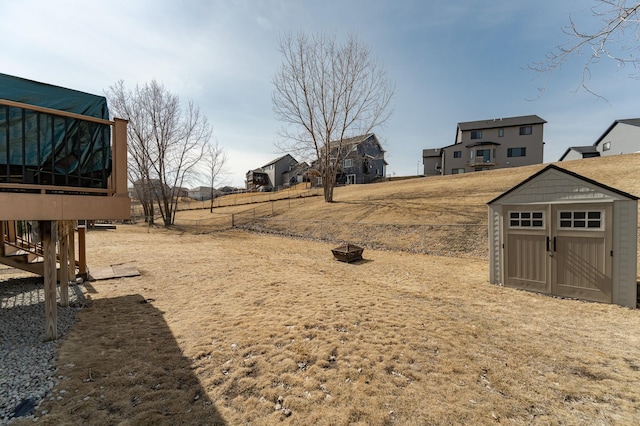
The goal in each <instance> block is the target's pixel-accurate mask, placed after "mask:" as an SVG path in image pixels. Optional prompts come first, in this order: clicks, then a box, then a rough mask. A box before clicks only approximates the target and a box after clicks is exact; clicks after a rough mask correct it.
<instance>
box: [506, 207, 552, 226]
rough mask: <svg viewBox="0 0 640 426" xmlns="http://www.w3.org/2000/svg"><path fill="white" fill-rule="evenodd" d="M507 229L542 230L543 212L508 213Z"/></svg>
mask: <svg viewBox="0 0 640 426" xmlns="http://www.w3.org/2000/svg"><path fill="white" fill-rule="evenodd" d="M509 228H544V212H539V211H531V212H509Z"/></svg>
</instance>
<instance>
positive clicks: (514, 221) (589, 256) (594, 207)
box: [488, 165, 638, 308]
mask: <svg viewBox="0 0 640 426" xmlns="http://www.w3.org/2000/svg"><path fill="white" fill-rule="evenodd" d="M488 206H489V270H490V272H489V275H490V277H489V278H490V281H491V283H493V284H502V285H504V286H507V287H514V288H519V289H524V290H530V291H535V292H540V293H545V294H550V295H555V296H561V297H573V298H578V299H584V300H590V301H596V302H604V303H614V304H618V305H622V306H628V307H632V308H635V307H636V298H637V282H636V269H637V263H636V262H637V229H638V197H635V196H633V195H631V194H628V193H626V192H623V191H620V190H617V189H614V188H611V187H609V186H607V185H604V184H602V183H599V182H596V181H594V180H592V179H589V178H586V177H584V176H581V175H578V174H576V173H573V172H570V171H568V170H565V169H562V168H560V167H557V166H555V165H549V166H547V167H545V168H544V169H542V170H540V171H539V172H538V173H536V174H534V175H532V176H530V177H529V178H528V179H525V180H524V181H522V182H521V183H519V184H518V185H516V186H514V187H513V188H511V189H509V190H508V191H506V192H505V193H503V194H502V195H500V196H498V197H497V198H495V199H493V200H491V201H490V202H489V203H488Z"/></svg>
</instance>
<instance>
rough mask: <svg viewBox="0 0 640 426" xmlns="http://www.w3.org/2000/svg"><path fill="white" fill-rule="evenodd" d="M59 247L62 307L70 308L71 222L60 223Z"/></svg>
mask: <svg viewBox="0 0 640 426" xmlns="http://www.w3.org/2000/svg"><path fill="white" fill-rule="evenodd" d="M58 247H59V249H60V306H62V307H64V308H66V307H67V306H69V221H67V220H61V221H59V222H58Z"/></svg>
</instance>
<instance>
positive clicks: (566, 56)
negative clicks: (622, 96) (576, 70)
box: [529, 0, 640, 97]
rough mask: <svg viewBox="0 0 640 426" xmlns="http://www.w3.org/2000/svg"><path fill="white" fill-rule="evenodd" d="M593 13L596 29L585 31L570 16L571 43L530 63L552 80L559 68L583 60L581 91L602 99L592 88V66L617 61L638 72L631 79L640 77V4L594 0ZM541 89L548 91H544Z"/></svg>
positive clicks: (617, 0) (567, 33) (619, 64)
mask: <svg viewBox="0 0 640 426" xmlns="http://www.w3.org/2000/svg"><path fill="white" fill-rule="evenodd" d="M591 13H592V15H593V16H594V17H596V18H597V19H598V20H599V21H600V24H599V25H598V26H597V28H596V29H595V30H588V31H585V30H582V29H580V28H579V26H578V24H577V23H576V22H575V21H574V19H573V18H572V17H569V25H568V26H567V27H565V28H563V32H564V33H565V34H566V35H568V36H569V41H567V42H566V43H564V44H561V45H559V46H557V47H556V49H555V50H554V51H552V52H550V53H549V54H547V56H546V58H545V60H543V61H540V62H534V63H532V64H530V65H529V68H530V69H532V70H534V71H536V72H538V73H540V74H547V80H548V79H549V78H550V76H551V74H552V73H553V72H554V71H555V70H556V69H558V68H560V67H561V66H562V65H563V64H565V63H568V62H569V61H571V60H573V59H574V58H575V57H579V58H580V60H581V61H584V64H583V68H582V78H581V81H580V84H579V86H578V88H582V89H584V90H585V91H587V92H589V93H591V94H593V95H595V96H598V97H602V96H600V95H599V94H597V93H595V92H593V91H592V90H591V88H590V86H589V80H590V78H591V66H592V65H594V64H596V63H597V62H599V61H601V60H602V59H610V60H613V61H615V62H616V63H617V64H618V66H620V67H624V66H627V65H630V66H632V67H633V70H634V71H633V72H632V73H631V76H636V77H637V76H638V71H637V69H638V66H639V65H640V57H639V56H638V52H639V51H640V2H638V1H637V0H634V1H628V0H594V6H593V7H592V8H591ZM545 87H546V84H545ZM541 90H542V91H544V88H543V89H541Z"/></svg>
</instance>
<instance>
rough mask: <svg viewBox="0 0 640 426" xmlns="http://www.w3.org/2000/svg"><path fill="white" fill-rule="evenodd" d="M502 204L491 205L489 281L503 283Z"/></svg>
mask: <svg viewBox="0 0 640 426" xmlns="http://www.w3.org/2000/svg"><path fill="white" fill-rule="evenodd" d="M501 216H502V206H496V207H491V208H490V209H489V264H490V267H489V282H491V283H493V284H502V274H501V272H500V271H502V256H501V254H502V253H501V251H502V250H501V249H500V241H502V238H501V236H500V227H501V223H502V221H501V220H500V217H501Z"/></svg>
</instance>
